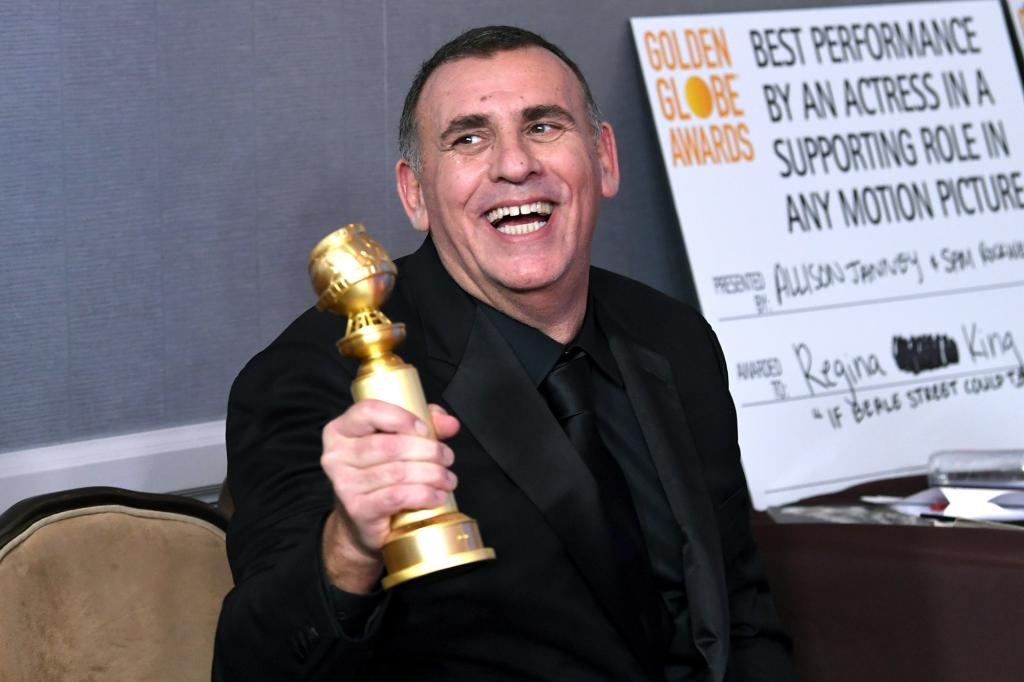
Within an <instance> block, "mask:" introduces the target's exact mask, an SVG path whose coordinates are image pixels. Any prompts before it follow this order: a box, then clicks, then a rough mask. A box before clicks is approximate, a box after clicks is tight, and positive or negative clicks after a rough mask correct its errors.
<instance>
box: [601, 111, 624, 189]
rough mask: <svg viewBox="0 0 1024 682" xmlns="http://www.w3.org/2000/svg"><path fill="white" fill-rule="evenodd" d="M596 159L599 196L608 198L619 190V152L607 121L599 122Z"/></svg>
mask: <svg viewBox="0 0 1024 682" xmlns="http://www.w3.org/2000/svg"><path fill="white" fill-rule="evenodd" d="M597 160H598V163H600V164H601V196H603V197H605V198H606V199H610V198H611V197H613V196H615V195H616V194H617V193H618V191H619V152H618V150H617V149H616V147H615V133H614V132H613V131H612V126H611V124H609V123H602V124H601V135H600V136H599V137H598V139H597Z"/></svg>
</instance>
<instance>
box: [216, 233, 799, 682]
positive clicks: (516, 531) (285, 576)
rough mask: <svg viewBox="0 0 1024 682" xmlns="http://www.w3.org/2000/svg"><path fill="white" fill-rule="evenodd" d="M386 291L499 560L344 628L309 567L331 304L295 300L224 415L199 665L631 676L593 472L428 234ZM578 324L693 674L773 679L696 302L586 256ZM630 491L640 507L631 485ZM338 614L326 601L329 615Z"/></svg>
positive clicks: (315, 564)
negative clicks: (665, 543)
mask: <svg viewBox="0 0 1024 682" xmlns="http://www.w3.org/2000/svg"><path fill="white" fill-rule="evenodd" d="M398 265H399V271H400V274H399V280H398V285H397V287H396V290H395V292H394V294H393V296H392V298H391V300H390V301H389V303H388V304H387V305H386V306H385V312H386V313H387V314H388V315H389V316H390V317H391V319H392V320H395V321H400V322H404V323H405V324H406V326H407V329H408V336H407V339H406V341H405V342H404V343H403V344H402V346H400V347H399V348H398V352H399V354H400V355H401V356H402V357H403V358H404V359H405V360H406V361H407V362H409V363H410V364H413V365H414V366H416V367H417V368H418V369H419V372H420V376H421V379H422V382H423V386H424V390H425V392H426V395H427V399H428V400H429V401H430V402H436V403H439V404H441V405H443V406H444V407H445V408H446V409H448V410H449V411H450V412H451V413H452V414H454V415H456V416H457V417H458V418H459V419H460V420H461V422H462V430H461V431H460V432H459V434H458V435H457V436H456V437H455V438H453V439H452V441H450V445H451V446H452V448H453V450H454V451H455V453H456V458H455V464H454V466H453V469H454V471H455V472H456V474H457V475H458V477H459V481H460V484H459V488H458V490H457V491H456V498H457V500H458V504H459V507H460V509H461V510H463V511H464V512H465V513H467V514H469V515H470V516H472V517H473V518H475V519H477V521H478V522H479V526H480V529H481V533H482V535H483V538H484V541H485V543H486V544H487V545H488V546H490V547H493V548H494V549H495V550H496V552H497V560H496V561H493V562H485V563H481V564H476V565H473V566H471V567H468V568H462V569H454V570H451V571H446V572H441V573H438V574H435V575H433V576H429V577H426V578H421V579H418V580H415V581H410V582H408V583H405V584H403V585H401V586H399V587H397V588H396V589H394V590H392V591H391V592H390V593H388V595H387V596H386V598H385V603H384V605H383V608H381V609H378V611H377V612H376V614H375V616H374V617H373V618H372V619H371V621H370V622H369V624H368V626H367V632H366V633H364V636H362V637H358V638H352V637H349V636H347V635H346V634H345V633H344V632H343V631H342V630H341V628H339V625H338V616H339V614H334V613H332V611H331V606H330V603H329V600H328V599H327V598H326V596H325V593H324V590H323V587H322V582H321V570H322V569H321V564H320V552H319V543H320V533H321V529H322V523H323V519H324V517H325V516H326V514H327V513H328V512H329V511H330V509H331V505H332V504H333V495H332V492H331V488H330V485H329V483H328V481H327V479H326V477H325V476H324V474H323V472H322V471H321V469H320V465H319V455H320V431H321V429H322V427H323V425H324V424H325V423H326V422H327V421H329V420H330V419H332V418H334V417H335V416H337V415H338V414H340V413H341V412H342V411H344V410H345V409H346V408H347V407H348V406H349V405H350V404H351V397H350V393H349V383H350V382H351V380H352V377H353V375H354V371H355V363H354V362H352V361H351V360H348V359H346V358H343V357H341V356H340V355H339V353H338V351H337V349H336V348H335V342H336V340H337V339H338V338H339V337H340V336H341V335H342V334H343V333H344V321H343V320H340V319H339V318H337V317H334V316H332V315H329V314H325V313H317V312H315V311H313V310H310V311H307V312H306V313H305V314H304V315H302V316H301V317H300V318H299V319H298V320H296V321H295V322H294V323H293V324H292V325H291V326H290V327H289V328H288V329H287V330H286V331H285V332H284V333H283V334H282V335H281V336H280V337H279V338H278V339H277V340H275V341H274V342H273V343H272V344H271V345H270V346H269V347H268V348H267V349H266V350H264V351H263V352H262V353H260V354H259V355H257V356H256V357H255V358H253V360H252V361H251V362H250V363H249V364H248V365H247V366H246V368H245V369H244V370H243V371H242V372H241V374H239V376H238V379H237V380H236V381H235V384H234V386H233V387H232V391H231V398H230V402H229V407H228V420H227V445H228V485H229V487H230V490H231V492H232V494H233V496H234V499H235V504H236V512H235V515H234V517H233V518H232V520H231V526H230V529H229V533H228V554H229V559H230V561H231V566H232V570H233V572H234V577H235V581H236V587H235V588H234V589H233V590H232V592H231V593H230V594H229V595H228V596H227V598H226V599H225V601H224V607H223V610H222V613H221V618H220V623H219V626H218V631H217V643H216V655H215V676H219V677H222V678H224V679H238V680H261V679H268V680H269V679H272V680H291V679H321V678H322V679H332V680H338V679H346V678H354V679H367V680H392V679H395V680H406V679H410V680H433V679H437V680H505V679H509V680H515V679H549V680H559V681H560V682H564V681H567V680H642V679H651V677H652V676H656V675H657V674H658V671H659V669H660V665H661V663H660V661H659V660H658V659H657V655H656V654H655V653H653V649H654V647H655V646H656V645H655V644H654V643H652V642H648V641H645V640H644V637H643V635H642V634H641V633H640V630H639V628H638V627H635V626H634V623H633V621H632V620H631V618H630V616H629V614H630V613H631V611H630V609H629V604H628V601H629V600H630V598H631V595H630V594H629V592H628V589H623V587H622V586H620V585H616V584H615V583H614V580H613V578H612V577H611V573H610V572H609V571H607V570H605V568H606V567H607V566H609V565H610V563H609V561H610V560H609V559H608V557H609V556H610V553H611V551H612V550H611V545H610V543H609V541H608V537H607V533H606V529H605V528H604V527H602V526H601V525H600V524H599V523H597V522H596V519H597V518H598V514H597V513H596V510H597V509H598V507H597V505H598V495H597V489H596V485H595V484H594V483H593V480H592V478H591V477H590V475H589V472H588V471H587V470H586V468H585V465H584V464H583V463H582V462H581V460H580V459H579V457H578V456H575V455H574V453H573V451H572V450H571V447H572V446H571V445H570V443H569V441H568V439H567V438H566V437H565V435H564V433H563V432H562V430H561V428H560V427H559V426H558V423H557V422H556V421H555V419H554V417H553V416H552V415H551V413H550V411H549V410H548V408H547V406H546V404H545V403H544V401H543V399H542V398H541V396H540V395H539V394H538V392H537V390H536V389H535V387H534V386H533V385H532V384H531V382H530V381H529V379H528V377H527V376H526V373H525V371H524V370H523V368H522V366H521V365H520V364H519V362H518V360H517V359H516V358H515V356H514V354H513V353H512V351H511V349H510V348H509V346H508V345H507V344H506V342H505V341H504V339H503V338H502V337H501V335H500V334H499V333H498V332H497V330H496V329H495V328H494V327H493V326H492V325H491V323H490V321H489V320H488V319H487V317H486V316H485V315H483V314H482V313H481V311H479V310H478V308H477V306H476V304H475V302H474V301H473V300H472V299H471V298H470V297H469V296H468V295H467V294H465V293H464V292H463V291H462V290H461V289H459V288H458V286H457V285H456V284H455V283H454V281H453V280H452V279H451V278H450V277H449V276H448V275H447V273H446V272H445V271H444V269H443V267H442V266H441V264H440V261H439V260H438V257H437V254H436V251H435V249H434V247H433V244H432V243H431V241H430V240H429V239H428V240H427V241H426V242H425V243H424V246H423V247H422V248H421V249H419V250H418V251H417V252H416V253H415V254H413V255H412V256H409V257H407V258H405V259H401V260H400V261H399V263H398ZM591 291H592V295H593V298H592V300H593V301H594V302H595V311H594V312H595V314H596V316H597V320H598V323H599V324H600V326H601V327H602V329H603V330H604V331H605V333H606V335H607V336H608V340H609V344H610V346H611V349H612V352H613V354H614V356H615V359H616V361H617V363H618V365H619V369H620V371H621V373H622V376H623V379H624V382H625V386H626V392H627V394H628V396H629V398H630V400H631V402H632V404H633V408H634V410H635V412H636V416H637V420H638V421H639V423H640V426H641V429H642V431H643V436H644V439H645V441H646V443H647V445H648V448H649V450H650V453H651V456H652V459H653V461H654V463H655V466H656V468H657V470H658V473H659V476H660V478H661V481H662V484H663V485H664V488H665V492H666V496H667V498H668V500H669V503H670V506H671V509H672V512H673V515H674V517H675V519H676V521H677V522H678V523H679V525H680V527H681V529H682V531H683V534H684V537H685V550H684V551H683V553H682V556H680V557H679V561H680V562H682V563H683V566H684V570H685V575H686V594H687V598H688V603H689V613H690V617H691V622H692V632H693V635H694V640H695V644H696V646H697V648H698V649H699V651H700V652H701V654H702V655H703V656H704V657H705V659H706V660H707V662H708V664H709V668H710V672H709V674H708V675H707V679H714V680H721V679H744V680H747V679H749V680H755V679H757V680H780V679H789V672H788V670H789V662H788V654H787V644H786V640H785V636H784V635H783V634H782V633H781V631H780V629H779V627H778V625H777V622H776V618H775V614H774V608H773V606H772V604H771V600H770V597H769V594H768V591H767V587H766V585H765V582H764V578H763V574H762V572H761V569H760V567H759V565H758V561H757V557H756V552H755V548H754V546H753V543H752V540H751V534H750V529H749V500H748V494H747V488H746V483H745V479H744V476H743V472H742V469H741V467H740V457H739V451H738V447H737V441H736V423H735V422H736V420H735V411H734V408H733V404H732V401H731V398H730V396H729V393H728V390H727V387H726V372H725V368H724V365H723V360H722V356H721V352H720V350H719V346H718V343H717V341H716V339H715V338H714V335H713V333H712V331H711V329H710V328H709V327H708V325H707V323H706V322H705V321H704V320H703V318H701V317H700V315H699V314H698V313H696V312H695V311H693V310H692V309H691V308H689V307H687V306H684V305H682V304H680V303H678V302H677V301H674V300H672V299H670V298H668V297H666V296H664V295H662V294H660V293H658V292H656V291H654V290H652V289H649V288H647V287H645V286H643V285H640V284H638V283H636V282H633V281H631V280H628V279H625V278H623V277H619V276H617V275H614V274H611V273H609V272H606V271H603V270H600V269H597V268H595V269H593V270H592V272H591ZM637 504H643V502H642V500H638V501H637ZM340 615H341V617H344V614H340Z"/></svg>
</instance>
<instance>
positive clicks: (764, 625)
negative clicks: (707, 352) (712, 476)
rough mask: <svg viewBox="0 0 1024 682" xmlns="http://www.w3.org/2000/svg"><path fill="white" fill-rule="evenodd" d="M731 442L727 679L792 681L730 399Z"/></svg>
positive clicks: (723, 511)
mask: <svg viewBox="0 0 1024 682" xmlns="http://www.w3.org/2000/svg"><path fill="white" fill-rule="evenodd" d="M707 332H708V335H709V337H710V340H711V344H712V346H713V347H714V350H715V354H716V356H717V359H718V366H719V371H720V372H721V376H722V381H723V382H724V383H725V384H726V387H727V385H728V381H729V375H728V369H727V367H726V364H725V356H724V354H723V353H722V347H721V344H719V342H718V338H717V337H716V336H715V333H714V332H713V331H712V330H711V328H710V326H708V327H707ZM727 402H728V405H727V412H728V420H729V423H730V427H731V431H730V434H729V441H730V444H732V445H733V447H732V448H731V449H732V450H733V455H734V459H735V465H736V470H737V473H736V477H737V478H738V479H739V481H738V483H739V485H737V492H736V493H735V494H734V495H732V496H731V497H730V498H729V499H728V500H726V501H725V502H724V503H722V505H721V506H720V507H719V509H718V512H719V519H718V523H719V528H720V535H721V538H722V550H723V554H724V556H723V559H724V562H725V564H724V565H725V572H726V575H725V578H726V588H727V590H728V594H729V623H730V629H729V666H728V669H727V671H726V677H725V679H726V680H727V682H789V681H790V680H793V679H794V676H793V663H792V660H791V650H792V644H791V642H790V639H789V636H788V635H787V634H786V632H785V630H784V629H783V628H782V625H781V623H780V622H779V619H778V616H777V615H776V612H775V604H774V602H773V601H772V596H771V593H770V591H769V587H768V581H767V578H766V577H765V573H764V568H763V567H762V565H761V560H760V556H759V553H758V551H757V547H756V546H755V544H754V537H753V531H752V530H751V527H750V516H751V512H752V508H751V504H750V495H749V492H748V488H747V481H746V478H745V476H744V475H743V471H742V467H741V466H740V465H739V445H738V444H737V438H736V436H737V433H736V426H735V424H736V409H735V406H734V405H733V403H732V401H731V399H730V400H728V401H727Z"/></svg>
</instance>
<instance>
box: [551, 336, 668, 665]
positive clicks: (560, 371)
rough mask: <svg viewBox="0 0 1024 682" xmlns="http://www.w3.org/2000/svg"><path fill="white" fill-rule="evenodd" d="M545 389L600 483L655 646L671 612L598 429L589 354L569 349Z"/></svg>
mask: <svg viewBox="0 0 1024 682" xmlns="http://www.w3.org/2000/svg"><path fill="white" fill-rule="evenodd" d="M540 391H541V394H542V395H543V396H544V398H545V400H547V402H548V405H549V406H550V408H551V412H552V413H553V414H554V415H555V418H556V419H557V420H558V423H559V424H561V426H562V429H563V430H565V433H566V435H567V436H569V440H570V441H572V444H573V446H575V448H576V450H577V452H579V454H580V457H581V459H583V461H584V463H586V465H587V467H588V468H589V469H590V471H591V473H592V474H593V475H594V479H595V480H596V481H597V486H598V490H599V491H600V495H601V500H602V502H603V503H604V509H605V511H606V512H607V523H608V526H609V527H608V532H609V534H610V535H611V537H612V540H613V545H614V547H615V555H616V557H617V559H618V562H617V563H618V566H617V567H616V569H617V571H618V575H619V579H620V580H621V581H622V584H623V586H624V589H628V590H629V591H630V592H631V593H633V594H635V595H636V596H637V598H636V599H635V601H634V605H635V606H636V607H637V610H638V615H639V617H640V620H641V623H642V627H643V629H644V631H645V636H646V637H647V638H648V639H649V641H652V643H655V642H657V641H658V640H659V638H662V637H664V636H666V635H667V633H666V632H665V631H664V627H665V624H666V621H665V619H666V618H667V613H663V611H664V605H663V604H662V602H661V598H660V596H659V594H658V592H657V588H656V586H655V582H654V578H653V574H652V571H651V561H650V556H649V555H648V553H647V545H646V543H645V542H644V537H643V533H642V531H641V529H640V522H639V520H638V519H637V515H636V508H635V507H634V506H633V498H632V496H631V495H630V493H629V487H628V485H627V483H626V477H625V476H624V475H623V473H622V469H621V468H620V467H619V465H618V463H617V462H616V461H615V457H614V455H612V453H611V452H610V451H609V450H608V448H607V447H606V446H605V444H604V441H602V440H601V436H600V434H599V433H598V430H597V415H596V414H595V411H594V388H593V379H592V376H591V370H590V365H589V360H588V359H587V354H586V352H585V351H584V350H583V349H582V348H572V349H570V350H569V351H566V353H564V354H563V355H562V359H561V360H559V361H558V364H556V365H555V368H554V369H552V370H551V372H550V373H549V374H548V376H547V377H546V378H545V379H544V381H543V382H541V385H540ZM655 646H657V645H656V644H655Z"/></svg>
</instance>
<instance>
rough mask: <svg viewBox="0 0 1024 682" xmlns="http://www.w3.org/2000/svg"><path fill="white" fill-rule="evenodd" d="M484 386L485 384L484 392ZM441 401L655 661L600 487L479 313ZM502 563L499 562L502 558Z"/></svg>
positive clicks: (639, 650)
mask: <svg viewBox="0 0 1024 682" xmlns="http://www.w3.org/2000/svg"><path fill="white" fill-rule="evenodd" d="M481 382H487V384H488V385H487V387H486V389H485V390H481ZM444 399H445V400H446V401H447V402H448V404H449V405H451V407H452V408H453V409H454V410H455V412H456V413H457V414H458V415H459V418H460V419H461V420H462V422H463V424H464V425H465V427H466V428H467V429H469V431H470V432H471V433H472V434H473V436H474V437H475V438H476V439H477V441H479V443H480V445H481V446H482V447H483V449H484V450H485V451H486V452H487V454H488V455H490V456H491V458H492V459H494V460H495V462H497V464H498V465H499V466H500V467H501V468H502V470H504V472H505V473H506V474H507V475H508V477H509V478H510V479H511V480H512V481H513V482H515V484H516V485H517V486H518V487H519V488H520V489H521V490H522V491H523V493H524V494H525V495H526V496H527V497H528V498H529V499H530V501H531V502H533V504H534V505H535V506H536V507H537V509H538V510H539V511H540V513H541V514H542V515H543V516H544V518H545V520H546V521H547V523H548V525H549V526H550V527H551V529H552V530H553V531H554V532H555V534H556V535H558V537H559V539H560V540H561V541H562V544H563V545H564V546H565V548H566V551H567V552H568V554H569V556H570V557H571V559H572V561H573V563H574V564H575V565H576V567H577V569H578V570H579V571H580V573H581V574H582V575H583V578H584V579H585V581H586V582H587V583H588V585H589V586H590V587H591V590H592V591H593V593H594V596H595V598H596V600H597V601H598V603H599V604H600V605H601V607H602V608H603V609H604V610H605V611H606V613H607V614H608V617H609V619H610V620H611V622H612V623H613V624H614V625H615V627H616V628H617V629H618V630H619V632H620V633H621V634H622V636H623V637H624V639H625V640H626V641H627V643H628V644H629V646H630V648H631V649H632V650H633V651H634V653H635V654H636V655H637V657H638V658H639V659H640V660H641V661H650V659H651V656H650V649H649V645H650V643H648V642H644V641H643V638H642V635H641V633H640V630H639V620H638V617H637V612H636V609H635V607H634V605H633V604H632V603H631V598H630V595H629V594H628V591H627V589H626V586H623V585H621V584H620V583H619V581H618V579H617V573H616V571H615V570H614V569H613V568H612V567H614V566H616V563H615V555H614V549H613V546H612V544H611V542H610V538H609V537H608V534H607V529H606V528H605V526H604V523H603V521H602V518H603V517H602V509H603V508H602V506H601V503H600V499H599V495H598V488H597V484H596V483H595V481H594V479H593V476H592V475H591V473H590V470H589V469H588V468H587V466H586V464H584V463H583V460H582V459H580V457H579V455H578V454H577V453H576V451H575V450H574V449H573V447H572V444H571V443H570V441H569V439H568V437H566V435H565V432H564V431H563V430H562V428H561V427H560V426H559V425H558V422H557V421H556V420H555V418H554V417H553V416H552V415H551V411H550V410H549V409H548V406H547V404H546V403H545V402H544V400H543V398H542V397H541V396H540V394H539V393H538V392H537V390H536V388H535V387H534V386H533V384H532V383H531V382H530V380H529V377H527V375H526V372H525V370H524V369H523V368H522V365H521V364H520V363H519V361H518V359H516V357H515V355H514V354H513V352H512V350H511V348H509V346H508V345H507V343H506V342H505V340H504V338H502V336H501V335H500V334H499V332H498V331H497V329H495V328H494V326H493V325H492V324H491V322H490V320H488V319H487V318H486V316H485V315H483V314H482V313H481V312H480V311H477V313H476V316H475V320H474V324H473V328H472V330H471V332H470V335H469V340H468V342H467V343H466V348H465V353H464V355H463V357H462V361H461V362H460V363H459V366H458V369H457V370H456V372H455V375H454V376H453V377H452V380H451V382H450V383H449V384H448V387H447V389H446V390H445V392H444ZM499 560H500V558H499Z"/></svg>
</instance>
